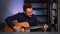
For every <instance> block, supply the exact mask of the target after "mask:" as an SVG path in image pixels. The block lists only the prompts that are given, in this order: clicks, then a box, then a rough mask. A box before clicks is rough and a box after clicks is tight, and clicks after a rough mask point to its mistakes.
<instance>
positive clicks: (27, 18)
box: [5, 3, 37, 32]
mask: <svg viewBox="0 0 60 34" xmlns="http://www.w3.org/2000/svg"><path fill="white" fill-rule="evenodd" d="M23 10H24V12H23V13H18V14H15V15H13V16H10V17H8V18H6V20H5V21H6V22H7V25H8V26H9V27H10V28H11V29H13V30H14V31H16V32H21V28H24V27H20V26H23V25H22V24H21V23H23V22H28V24H29V25H27V24H25V23H24V26H25V25H27V26H28V27H31V26H37V19H36V17H35V16H34V15H33V14H32V11H33V9H32V6H31V4H29V3H25V4H24V5H23ZM13 22H15V24H17V22H18V23H20V26H16V25H15V24H14V23H13ZM17 25H19V24H17ZM7 30H9V29H8V27H7ZM23 30H24V29H23Z"/></svg>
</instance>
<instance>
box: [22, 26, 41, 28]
mask: <svg viewBox="0 0 60 34" xmlns="http://www.w3.org/2000/svg"><path fill="white" fill-rule="evenodd" d="M22 28H24V29H38V28H42V26H32V27H22Z"/></svg>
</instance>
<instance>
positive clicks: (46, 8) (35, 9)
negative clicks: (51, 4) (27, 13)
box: [33, 8, 49, 10]
mask: <svg viewBox="0 0 60 34" xmlns="http://www.w3.org/2000/svg"><path fill="white" fill-rule="evenodd" d="M41 9H49V8H33V10H41Z"/></svg>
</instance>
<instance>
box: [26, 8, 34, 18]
mask: <svg viewBox="0 0 60 34" xmlns="http://www.w3.org/2000/svg"><path fill="white" fill-rule="evenodd" d="M32 11H33V9H32V8H27V9H26V12H25V14H26V15H27V16H28V17H32Z"/></svg>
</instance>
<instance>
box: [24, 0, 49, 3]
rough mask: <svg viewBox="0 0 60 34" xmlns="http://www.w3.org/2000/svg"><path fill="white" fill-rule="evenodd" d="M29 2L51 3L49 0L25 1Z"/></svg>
mask: <svg viewBox="0 0 60 34" xmlns="http://www.w3.org/2000/svg"><path fill="white" fill-rule="evenodd" d="M26 1H27V2H29V3H49V2H50V1H49V0H25V2H26Z"/></svg>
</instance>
